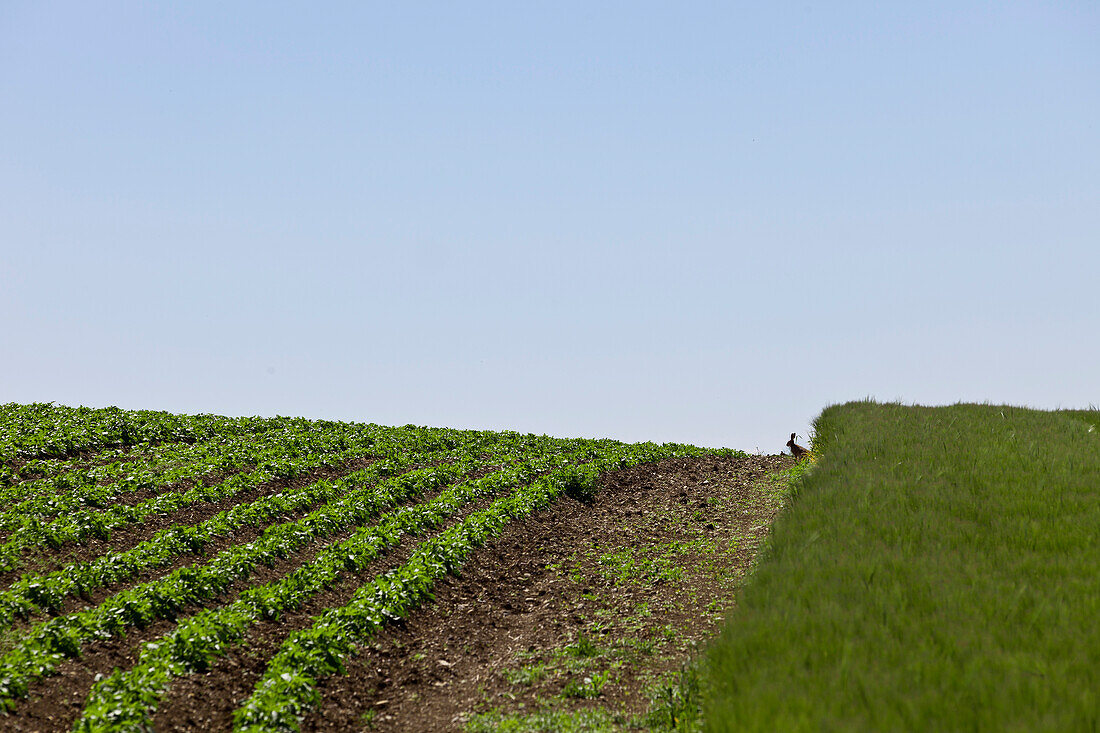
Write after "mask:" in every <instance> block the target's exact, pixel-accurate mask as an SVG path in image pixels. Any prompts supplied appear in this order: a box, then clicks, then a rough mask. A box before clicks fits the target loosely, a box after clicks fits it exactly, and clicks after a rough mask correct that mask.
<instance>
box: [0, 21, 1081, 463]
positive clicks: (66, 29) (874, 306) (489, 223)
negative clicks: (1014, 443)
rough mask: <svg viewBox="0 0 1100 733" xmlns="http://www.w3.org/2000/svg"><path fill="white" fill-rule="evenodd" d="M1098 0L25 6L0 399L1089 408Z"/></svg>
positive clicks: (615, 413)
mask: <svg viewBox="0 0 1100 733" xmlns="http://www.w3.org/2000/svg"><path fill="white" fill-rule="evenodd" d="M1097 38H1100V6H1097V5H1096V4H1095V3H1091V2H1081V3H957V2H951V3H938V4H914V3H838V4H835V6H834V7H827V6H820V5H816V4H808V3H797V4H782V3H756V4H741V3H724V2H723V3H718V2H700V3H671V2H665V3H653V2H631V3H625V2H607V3H592V2H585V3H571V2H557V3H545V2H538V3H503V2H500V3H480V2H465V3H453V2H435V3H385V4H383V3H329V4H317V3H260V2H237V3H213V2H195V3H175V4H171V5H170V4H168V3H104V4H90V3H75V2H73V3H66V2H57V3H48V4H47V3H37V2H7V3H5V4H3V6H0V100H2V101H0V318H2V323H3V329H2V333H0V350H2V353H3V356H2V358H0V401H19V402H25V401H32V400H55V401H58V402H61V403H64V404H87V405H95V406H100V405H109V404H116V405H120V406H123V407H131V408H157V409H168V410H173V411H181V412H215V413H222V414H261V415H273V414H295V415H306V416H310V417H326V418H337V419H354V420H363V421H373V422H380V423H386V424H405V423H417V424H428V425H449V426H456V427H477V428H512V429H518V430H522V431H531V432H538V433H551V434H556V435H566V436H573V435H586V436H609V437H616V438H621V439H626V440H646V439H652V440H659V441H664V440H676V441H684V442H693V443H698V444H703V445H711V446H718V445H725V446H732V447H737V448H743V449H746V450H756V449H757V448H759V449H761V450H764V451H766V452H777V451H779V450H780V449H782V448H783V443H784V442H785V440H786V437H787V434H789V433H790V432H791V431H797V432H798V433H800V434H802V435H805V434H806V433H807V432H808V428H809V423H810V421H811V420H812V419H813V417H814V416H816V415H817V413H818V412H820V410H821V409H822V408H823V407H824V406H825V405H827V404H830V403H833V402H839V401H845V400H848V399H854V398H862V397H865V396H874V397H877V398H879V399H883V400H891V399H901V400H904V401H907V402H921V403H932V404H935V403H950V402H955V401H959V400H967V401H970V400H977V401H985V400H988V401H994V402H1008V403H1014V404H1026V405H1033V406H1037V407H1056V406H1088V405H1089V404H1090V403H1092V404H1100V386H1098V381H1097V375H1098V374H1100V340H1098V339H1097V338H1096V334H1097V331H1098V330H1100V301H1098V293H1100V289H1098V287H1097V285H1098V284H1100V129H1098V127H1097V120H1100V44H1098V43H1097V42H1096V39H1097Z"/></svg>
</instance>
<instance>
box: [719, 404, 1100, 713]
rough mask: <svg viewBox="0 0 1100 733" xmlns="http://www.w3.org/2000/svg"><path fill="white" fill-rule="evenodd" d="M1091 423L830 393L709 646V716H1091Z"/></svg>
mask: <svg viewBox="0 0 1100 733" xmlns="http://www.w3.org/2000/svg"><path fill="white" fill-rule="evenodd" d="M1098 424H1100V419H1098V413H1097V412H1096V411H1094V410H1093V411H1073V412H1070V411H1065V412H1041V411H1035V410H1027V409H1021V408H1011V407H998V406H990V405H955V406H952V407H940V408H925V407H904V406H900V405H894V404H885V405H881V404H875V403H872V402H857V403H849V404H846V405H840V406H834V407H830V408H828V409H826V410H825V411H824V412H823V413H822V415H821V417H820V418H818V420H817V422H816V425H815V428H816V438H815V441H814V442H815V445H814V447H815V449H816V450H817V451H819V453H820V455H821V458H820V461H819V463H818V464H817V465H816V466H815V467H814V469H813V470H812V471H810V472H808V473H807V474H806V475H805V476H804V477H803V478H802V480H801V481H800V482H799V484H798V485H797V486H796V489H795V494H794V496H793V498H792V499H791V501H790V504H789V506H788V507H787V509H786V511H785V512H784V513H783V514H782V515H781V516H780V517H779V518H778V519H777V521H776V523H775V525H774V527H773V533H772V536H771V540H770V543H769V546H768V547H767V549H766V551H765V553H764V555H763V557H762V559H761V562H760V564H759V565H758V567H757V568H756V571H755V574H754V576H753V579H752V582H751V583H750V584H749V585H748V587H746V588H745V589H744V591H743V592H742V594H741V596H740V598H739V599H738V609H737V610H736V611H735V612H734V613H733V615H732V616H731V617H730V619H729V622H728V623H727V625H726V628H725V630H724V632H723V634H722V636H721V637H720V639H719V640H718V641H717V643H716V644H715V645H714V646H713V647H712V649H711V651H710V654H709V658H708V675H709V684H708V685H706V688H707V689H708V694H707V703H706V708H705V719H706V721H707V729H709V730H715V731H720V730H738V731H741V730H766V731H775V730H782V731H799V730H814V731H831V730H837V731H849V730H866V731H881V730H920V731H924V730H948V731H953V730H975V731H983V730H988V731H1013V730H1015V731H1040V730H1050V731H1095V730H1098V729H1100V428H1098V427H1097V425H1098Z"/></svg>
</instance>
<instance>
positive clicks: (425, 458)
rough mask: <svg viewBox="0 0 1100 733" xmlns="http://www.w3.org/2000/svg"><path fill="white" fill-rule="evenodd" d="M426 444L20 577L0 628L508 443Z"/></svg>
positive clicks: (5, 601) (0, 604)
mask: <svg viewBox="0 0 1100 733" xmlns="http://www.w3.org/2000/svg"><path fill="white" fill-rule="evenodd" d="M431 437H432V438H436V440H432V439H429V438H422V439H421V442H420V443H419V444H418V446H417V447H416V448H410V446H409V445H408V444H407V443H403V442H399V441H394V440H390V441H380V442H379V443H377V444H376V445H375V447H374V452H375V454H376V455H378V460H377V461H375V462H374V463H372V464H371V465H370V466H369V467H367V468H365V469H362V470H360V471H356V472H354V473H352V474H349V475H347V476H344V477H342V478H340V479H338V480H335V481H327V480H320V481H316V482H313V483H311V484H309V485H307V486H304V487H300V488H288V489H285V490H283V491H280V492H278V493H276V494H270V495H268V496H263V497H260V498H259V499H257V500H255V501H253V502H250V503H247V504H238V505H237V506H234V507H233V508H231V509H228V510H224V511H222V512H219V513H218V514H216V515H214V516H213V517H211V518H210V519H207V520H206V521H204V522H201V523H199V524H198V525H183V524H180V525H175V526H173V527H170V528H168V529H164V530H161V531H160V532H158V533H157V534H156V535H155V536H154V537H153V538H152V539H150V540H146V541H145V542H142V543H139V544H138V545H135V546H134V547H133V548H130V549H129V550H126V551H124V552H117V553H116V552H112V553H108V554H106V555H104V556H102V557H100V558H97V559H95V560H92V561H88V562H84V563H76V564H72V565H69V566H68V567H65V568H63V569H61V570H58V571H55V572H52V573H49V574H46V575H42V576H27V577H24V578H23V579H21V580H20V581H18V582H16V583H14V584H13V585H12V586H11V587H10V588H8V589H7V590H6V591H2V592H0V628H2V627H5V626H7V625H9V624H10V623H11V622H12V620H13V619H14V618H15V617H16V616H23V617H26V616H29V615H30V614H31V613H33V612H35V611H36V610H38V609H43V610H48V611H57V610H58V609H60V608H61V606H62V604H63V603H64V601H65V599H66V598H70V597H73V596H77V595H83V594H86V593H88V592H90V591H92V590H95V589H96V588H101V587H104V586H107V585H111V584H115V583H122V582H126V581H128V580H130V579H132V578H134V577H136V576H137V575H138V574H140V573H143V572H147V571H149V570H152V569H155V568H158V567H163V566H165V565H169V564H171V563H172V562H174V561H175V559H176V558H178V557H179V556H181V555H183V554H188V553H190V554H197V553H200V552H203V551H204V550H205V549H206V547H208V546H209V545H210V544H211V543H212V542H214V541H216V540H218V539H220V538H224V537H228V536H230V535H232V534H233V533H234V532H236V531H238V530H240V529H242V528H245V527H255V526H261V525H264V524H268V523H269V522H271V521H273V520H277V519H279V518H280V517H283V516H286V515H289V514H293V513H295V512H298V511H301V510H303V509H307V508H308V507H311V506H321V507H322V508H324V507H325V505H328V504H329V502H332V501H333V500H334V499H337V498H340V501H339V502H338V503H337V504H336V505H333V508H332V509H329V510H328V511H348V512H349V516H351V513H353V512H354V511H355V509H354V506H353V502H355V501H359V500H367V499H369V497H370V491H369V489H370V486H371V485H372V484H373V483H374V482H375V481H378V480H379V479H382V478H385V477H387V476H393V475H396V474H398V473H400V472H401V471H403V470H405V469H407V468H408V467H409V466H412V465H414V464H417V463H420V464H428V463H436V462H453V461H457V460H462V459H466V460H469V459H470V458H472V457H475V456H478V455H480V454H482V453H483V452H485V451H490V449H491V447H492V446H493V445H494V444H495V443H497V442H500V441H502V440H504V437H505V436H504V435H503V434H493V433H489V434H486V437H484V438H481V439H479V440H470V441H467V442H464V443H462V444H461V445H460V447H459V448H455V449H451V450H450V451H447V450H445V449H442V448H441V447H440V443H439V441H438V437H439V436H431ZM516 441H517V436H514V435H513V436H510V439H509V440H507V441H505V442H504V445H505V446H509V447H511V446H515V445H522V446H529V447H530V446H531V443H530V441H524V442H523V443H517V442H516ZM449 443H450V441H447V444H449ZM340 507H345V509H340ZM319 511H320V510H319ZM276 526H278V525H276ZM274 531H276V530H275V528H274V527H271V528H268V529H267V530H265V533H270V532H274Z"/></svg>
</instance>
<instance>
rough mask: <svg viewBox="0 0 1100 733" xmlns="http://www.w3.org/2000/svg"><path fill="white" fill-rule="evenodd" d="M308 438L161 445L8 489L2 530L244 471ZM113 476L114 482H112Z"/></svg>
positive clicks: (1, 497) (2, 495) (270, 436)
mask: <svg viewBox="0 0 1100 733" xmlns="http://www.w3.org/2000/svg"><path fill="white" fill-rule="evenodd" d="M309 435H310V431H309V430H308V429H303V428H302V426H297V425H291V426H286V427H285V428H283V429H271V430H267V431H264V432H263V433H258V434H249V435H243V436H232V437H231V438H230V439H225V438H221V439H214V440H209V441H205V442H202V443H194V444H191V443H184V444H166V445H163V446H158V448H162V449H163V450H156V451H153V452H150V454H148V455H145V456H139V457H138V458H137V459H136V460H134V459H131V458H130V457H129V456H127V460H120V461H115V462H113V463H109V464H107V465H103V466H94V467H90V468H84V469H78V470H73V471H68V472H65V473H61V474H57V475H55V476H51V477H48V478H44V479H39V480H35V481H27V482H23V483H19V484H15V485H13V486H8V487H5V488H4V489H3V490H0V502H2V505H3V506H5V507H6V508H5V509H3V510H2V511H0V531H11V530H13V529H15V528H17V527H19V526H21V525H23V524H26V523H28V522H29V521H34V520H37V521H39V522H41V521H43V520H47V519H49V518H50V517H54V516H56V515H58V514H61V513H68V512H74V511H78V510H81V509H93V510H95V509H102V508H105V507H108V506H110V505H111V504H114V503H116V502H117V501H118V500H119V499H120V498H121V497H123V496H124V495H126V494H129V493H132V492H134V491H140V490H143V489H153V490H154V491H159V490H163V489H164V488H166V487H169V486H172V485H173V484H177V483H179V482H182V481H188V480H191V481H195V480H199V479H202V478H203V477H204V476H209V475H216V474H224V473H227V472H230V471H234V470H240V469H242V468H244V467H246V466H250V465H255V464H256V463H259V462H261V461H262V460H264V459H265V458H272V457H277V456H279V455H281V454H286V453H287V447H288V446H293V444H294V442H296V441H300V440H301V439H302V438H303V437H307V436H309ZM110 478H114V479H116V480H115V481H113V482H110V481H109V479H110ZM27 497H29V498H27ZM20 499H22V501H19V500H20Z"/></svg>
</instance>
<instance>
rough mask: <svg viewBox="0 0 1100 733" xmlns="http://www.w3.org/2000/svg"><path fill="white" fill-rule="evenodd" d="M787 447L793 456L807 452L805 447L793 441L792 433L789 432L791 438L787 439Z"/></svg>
mask: <svg viewBox="0 0 1100 733" xmlns="http://www.w3.org/2000/svg"><path fill="white" fill-rule="evenodd" d="M787 447H788V448H790V449H791V455H792V456H794V457H795V458H801V457H802V456H804V455H806V453H808V451H807V450H806V449H805V448H803V447H802V446H800V445H799V444H798V443H796V442H794V433H791V439H790V440H788V441H787Z"/></svg>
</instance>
